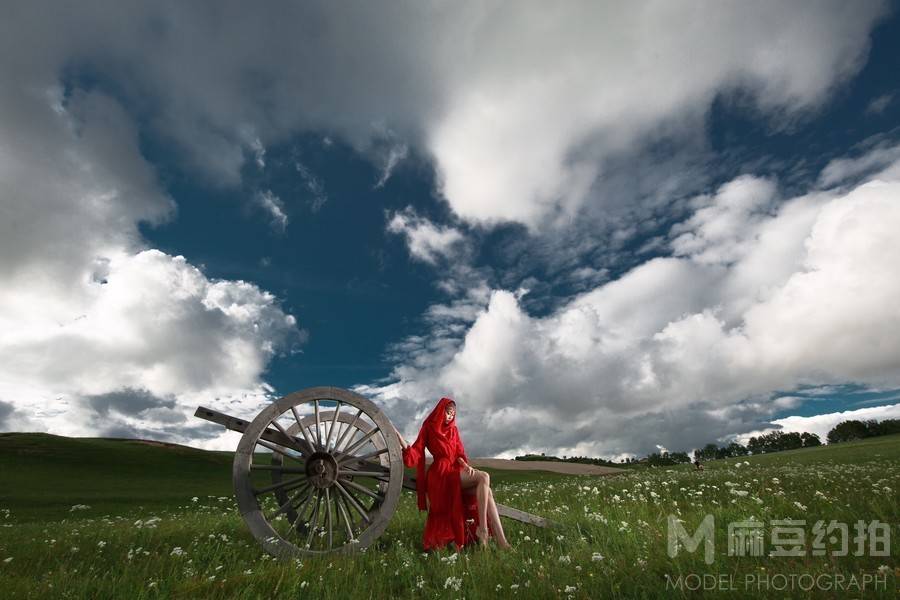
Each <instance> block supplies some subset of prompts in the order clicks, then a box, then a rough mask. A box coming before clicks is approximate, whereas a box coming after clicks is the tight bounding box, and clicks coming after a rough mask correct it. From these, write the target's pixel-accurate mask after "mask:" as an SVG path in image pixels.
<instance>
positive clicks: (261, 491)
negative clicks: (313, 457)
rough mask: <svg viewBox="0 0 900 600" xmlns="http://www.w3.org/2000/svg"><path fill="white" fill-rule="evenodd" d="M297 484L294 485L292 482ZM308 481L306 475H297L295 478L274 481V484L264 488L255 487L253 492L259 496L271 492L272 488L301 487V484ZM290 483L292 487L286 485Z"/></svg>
mask: <svg viewBox="0 0 900 600" xmlns="http://www.w3.org/2000/svg"><path fill="white" fill-rule="evenodd" d="M295 483H296V484H297V485H292V484H295ZM305 483H306V477H297V478H295V479H285V480H284V481H279V482H278V483H273V484H272V485H267V486H266V487H264V488H260V489H258V490H257V489H254V490H253V493H254V494H255V495H257V496H259V495H261V494H265V493H266V492H271V491H272V490H277V489H278V488H285V491H287V490H292V489H294V488H296V487H300V486H301V485H303V484H305ZM288 485H290V486H291V487H285V486H288Z"/></svg>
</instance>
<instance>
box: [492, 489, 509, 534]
mask: <svg viewBox="0 0 900 600" xmlns="http://www.w3.org/2000/svg"><path fill="white" fill-rule="evenodd" d="M488 519H490V520H491V529H493V530H494V535H495V536H496V538H497V545H498V546H500V547H501V548H509V547H510V545H509V542H508V541H506V535H505V534H504V533H503V525H502V524H501V523H500V513H499V512H497V503H496V502H495V501H494V490H492V489H488Z"/></svg>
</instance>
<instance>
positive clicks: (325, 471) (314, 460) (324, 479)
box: [306, 452, 338, 489]
mask: <svg viewBox="0 0 900 600" xmlns="http://www.w3.org/2000/svg"><path fill="white" fill-rule="evenodd" d="M337 472H338V465H337V461H336V460H335V459H334V457H333V456H332V455H331V454H328V453H327V452H315V453H313V454H312V456H310V457H309V458H308V459H306V478H307V479H308V480H309V482H310V483H311V484H312V485H313V487H316V488H319V489H323V488H327V487H331V486H332V485H334V482H335V480H337Z"/></svg>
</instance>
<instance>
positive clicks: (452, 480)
mask: <svg viewBox="0 0 900 600" xmlns="http://www.w3.org/2000/svg"><path fill="white" fill-rule="evenodd" d="M397 434H398V435H399V432H397ZM400 444H401V445H402V447H403V463H404V464H405V465H406V466H407V467H413V466H415V467H416V489H417V492H418V501H419V502H418V506H419V510H428V517H427V518H426V520H425V532H424V534H423V535H422V545H423V547H424V549H425V550H426V551H427V550H432V549H437V548H443V547H444V546H446V545H447V544H449V543H450V542H454V543H455V544H456V547H457V550H459V549H460V548H462V547H463V546H465V545H466V544H468V543H471V542H473V541H475V540H474V538H476V537H477V539H478V541H479V542H480V545H481V547H486V546H487V543H488V539H489V538H490V537H491V534H493V536H494V538H495V539H496V541H497V545H498V546H500V547H501V548H511V547H512V546H511V545H510V544H509V542H507V541H506V536H505V535H504V534H503V525H502V524H501V523H500V515H499V513H498V512H497V504H496V503H495V502H494V493H493V491H492V490H491V487H490V484H491V480H490V476H489V475H488V474H487V473H485V472H484V471H479V470H478V469H475V468H473V467H471V466H469V457H468V456H466V451H465V448H464V447H463V443H462V440H461V439H460V437H459V431H458V430H457V429H456V403H455V402H454V401H453V400H451V399H450V398H441V400H440V402H438V404H437V406H435V407H434V410H432V411H431V414H429V415H428V417H427V418H426V419H425V421H424V422H423V423H422V428H421V429H420V430H419V436H418V437H417V438H416V441H415V442H414V443H413V444H411V445H410V444H408V443H407V442H406V440H404V439H403V436H400ZM426 448H428V450H429V452H431V455H432V456H433V457H434V462H432V463H431V466H430V467H429V468H428V471H427V475H426V470H425V449H426ZM472 488H474V491H475V493H474V495H473V494H472ZM464 490H466V491H464ZM473 496H474V497H473ZM426 498H427V500H428V503H427V508H426ZM467 516H468V517H472V519H471V520H473V521H474V526H475V527H476V530H475V535H474V537H473V536H472V535H466V534H467V533H471V529H470V528H469V526H467V524H466V517H467Z"/></svg>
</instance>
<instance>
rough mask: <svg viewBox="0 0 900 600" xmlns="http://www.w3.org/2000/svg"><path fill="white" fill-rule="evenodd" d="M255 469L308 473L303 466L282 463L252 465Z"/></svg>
mask: <svg viewBox="0 0 900 600" xmlns="http://www.w3.org/2000/svg"><path fill="white" fill-rule="evenodd" d="M250 468H251V469H253V470H254V471H281V472H282V473H306V469H305V468H303V467H282V466H281V465H250Z"/></svg>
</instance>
